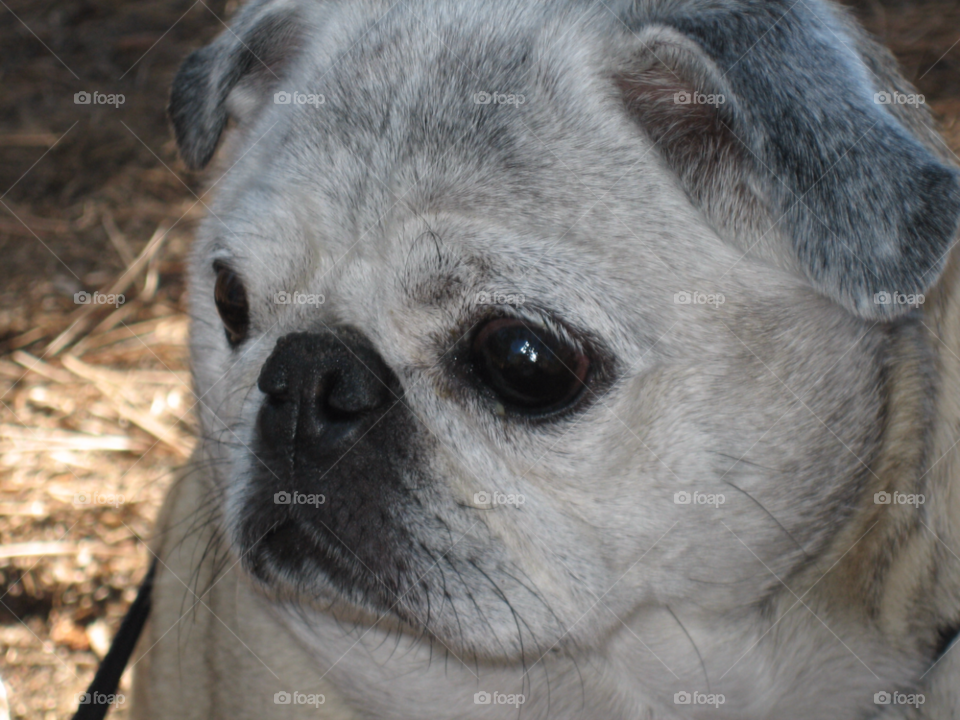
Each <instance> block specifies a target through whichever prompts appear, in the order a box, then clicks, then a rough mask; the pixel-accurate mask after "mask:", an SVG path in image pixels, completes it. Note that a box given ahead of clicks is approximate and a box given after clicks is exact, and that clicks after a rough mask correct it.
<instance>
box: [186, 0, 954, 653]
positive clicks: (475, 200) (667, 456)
mask: <svg viewBox="0 0 960 720" xmlns="http://www.w3.org/2000/svg"><path fill="white" fill-rule="evenodd" d="M512 5H513V4H510V3H503V4H502V5H501V4H499V3H489V4H483V5H482V6H481V4H479V3H476V4H475V3H463V4H459V3H458V4H456V6H453V4H443V3H437V4H436V5H434V4H432V3H428V2H424V3H417V4H415V6H411V8H409V11H406V10H402V9H395V10H389V6H387V5H382V4H380V3H377V2H369V3H351V4H350V5H349V6H343V7H341V6H340V5H338V4H329V5H327V4H319V5H314V4H306V3H304V4H303V5H300V4H297V3H279V2H267V3H255V4H253V5H251V6H248V7H247V8H246V9H245V10H244V11H243V12H241V14H240V16H239V17H238V18H237V20H236V22H235V23H234V27H233V30H232V31H231V32H230V33H228V34H225V35H224V36H223V37H222V38H221V39H220V40H218V41H216V42H215V43H214V44H213V45H211V46H209V47H208V48H205V49H203V50H201V51H199V52H198V53H196V54H195V55H193V56H191V58H190V59H189V60H188V61H187V63H186V64H185V65H184V68H183V69H182V70H181V72H180V74H179V75H178V78H177V81H176V83H175V87H174V94H173V99H172V102H171V115H172V117H173V119H174V125H175V128H176V130H177V134H178V139H179V141H180V144H181V148H182V150H183V152H184V156H185V158H187V160H188V161H191V162H193V163H194V164H196V165H203V164H205V163H206V162H207V161H208V160H209V159H210V157H211V155H212V153H213V151H214V149H215V147H216V144H217V140H218V138H219V135H220V133H221V131H222V130H223V129H224V126H225V124H226V121H227V118H228V116H229V117H232V118H233V119H234V120H235V121H236V124H237V128H236V131H235V132H234V133H233V135H232V142H233V147H232V148H231V149H230V151H229V153H228V155H229V160H228V161H227V164H226V165H224V172H223V174H222V175H221V176H220V179H218V180H217V182H216V183H215V185H216V196H217V199H216V201H215V203H214V204H213V205H212V206H211V208H210V212H209V218H208V219H207V221H206V222H205V226H204V229H203V231H202V233H201V235H200V237H199V239H198V241H197V245H196V247H195V250H194V253H193V257H192V262H191V273H190V287H191V302H192V313H193V318H194V327H193V336H192V352H193V362H194V366H195V373H196V382H197V392H198V395H199V396H200V397H201V402H200V416H201V423H202V426H203V430H204V438H205V442H204V447H203V451H204V455H205V458H206V459H207V460H208V461H209V462H210V466H211V467H212V476H213V480H214V482H215V485H216V489H217V492H218V498H219V502H221V503H222V507H223V519H222V523H223V526H224V529H225V530H226V531H227V534H228V536H229V538H230V539H231V542H232V544H233V546H234V549H235V551H236V554H237V555H238V556H239V557H240V558H241V559H242V561H243V564H244V567H245V568H246V569H247V570H248V571H249V573H250V574H251V575H252V576H253V577H254V578H255V579H256V580H257V581H259V582H260V583H261V584H262V585H263V586H264V587H265V588H267V589H269V590H270V591H272V592H274V593H276V595H277V596H278V597H284V598H287V599H290V598H293V599H295V600H296V602H297V603H299V604H300V605H302V606H303V607H308V606H310V605H311V604H312V603H320V604H321V606H322V605H323V604H324V603H326V604H329V603H334V604H336V605H337V606H338V607H349V608H351V609H352V611H353V612H356V613H358V614H359V615H361V616H362V615H363V614H364V613H369V616H370V617H376V616H377V615H380V614H384V613H385V614H388V615H391V616H393V617H395V618H397V619H398V620H399V621H401V622H402V624H403V625H404V626H405V627H407V628H411V629H412V631H413V632H415V633H422V632H424V631H425V632H427V633H429V634H430V635H431V636H432V637H435V638H437V639H439V640H440V641H441V642H443V643H444V644H445V645H447V646H448V647H450V648H453V649H454V650H455V651H456V652H470V653H473V654H474V655H476V656H478V657H481V658H494V659H498V660H504V661H514V660H516V661H520V660H523V659H526V658H531V659H534V660H536V659H539V658H540V657H542V656H543V655H544V653H547V652H548V651H551V650H553V651H555V652H556V651H565V650H569V651H572V649H573V648H580V649H583V648H599V647H601V646H603V645H604V644H607V643H610V642H613V640H612V638H615V637H616V636H618V635H620V634H622V626H623V622H622V621H621V620H620V619H619V618H627V617H630V616H631V615H632V614H634V613H636V612H639V611H640V609H642V608H649V607H668V606H670V604H673V605H675V606H676V605H682V604H684V603H691V602H693V600H692V599H694V598H695V604H696V606H697V607H699V608H700V609H702V610H709V611H717V612H733V611H734V609H736V608H742V607H745V606H747V605H751V604H757V603H761V602H762V601H763V600H764V598H765V597H767V596H768V595H769V594H770V593H771V592H772V591H773V589H774V586H776V585H778V584H779V583H778V580H777V577H779V578H789V577H790V576H791V573H793V572H795V571H796V570H797V568H798V567H799V566H800V565H801V564H802V562H803V560H804V559H805V558H809V557H811V556H816V555H817V553H818V552H820V551H822V550H823V548H824V547H825V546H826V545H827V544H828V543H829V542H830V540H831V538H832V537H833V536H834V533H835V532H836V531H837V529H838V528H839V527H840V526H842V523H843V520H844V518H845V517H847V514H848V513H849V512H850V508H852V507H853V506H855V505H856V503H857V502H859V498H860V495H861V490H862V489H863V487H864V483H863V479H864V477H865V473H867V472H868V470H867V467H868V466H869V463H870V462H871V459H872V458H873V457H874V456H875V454H876V452H877V447H878V442H879V436H880V433H881V430H882V426H883V413H884V396H883V365H884V350H883V348H884V337H885V333H886V332H887V328H889V327H890V323H894V324H895V323H903V322H909V313H908V311H909V307H906V306H907V305H909V304H910V303H909V302H906V303H904V302H901V301H899V300H896V301H895V302H891V303H888V302H885V298H886V297H888V295H884V293H889V294H890V295H889V296H891V297H894V298H895V299H896V298H899V297H906V296H910V295H913V296H917V295H920V294H922V293H923V292H924V291H925V290H926V289H927V288H928V287H929V286H930V285H931V284H932V283H933V282H934V281H935V280H936V278H937V275H938V273H939V270H940V268H941V266H942V263H943V255H944V253H945V252H946V250H947V248H948V245H949V242H950V241H951V240H952V237H953V233H954V231H955V228H956V222H957V216H958V212H960V190H958V187H957V180H956V177H955V175H954V174H953V172H952V171H951V170H949V169H948V168H946V167H944V166H942V165H941V164H939V162H938V161H937V160H936V159H935V158H933V157H932V156H931V155H930V154H929V153H928V152H927V151H926V150H924V149H923V147H922V146H921V145H920V144H919V142H918V141H917V140H916V139H915V138H914V137H913V136H912V135H911V133H910V132H909V131H908V129H907V125H906V124H904V122H902V120H901V119H900V118H899V117H898V116H895V114H894V113H893V112H891V111H890V109H889V108H888V107H886V106H884V105H878V104H875V103H874V102H873V94H874V93H875V92H879V91H881V90H883V89H884V88H881V87H874V85H873V84H872V82H873V81H872V77H871V76H870V75H869V73H868V71H867V69H866V67H865V66H864V64H863V62H862V61H861V60H860V59H859V58H858V57H856V56H854V55H853V54H852V53H851V51H850V50H849V49H848V46H847V45H846V44H844V43H843V42H841V41H840V40H839V39H838V38H840V37H843V36H844V33H845V32H846V30H845V29H844V26H842V24H841V23H840V22H839V21H838V20H837V19H836V18H835V17H834V16H833V15H832V11H831V10H830V9H829V8H826V7H823V6H820V5H819V4H812V5H811V7H812V8H813V9H810V8H806V6H804V7H805V8H806V9H805V10H803V11H800V10H797V11H796V13H795V14H792V15H791V17H790V18H789V19H787V20H784V21H783V23H782V25H781V26H778V29H777V31H776V32H774V33H765V32H764V30H765V29H766V28H768V27H769V26H770V25H772V24H773V23H774V21H776V20H777V17H773V16H772V15H771V17H767V16H766V14H765V13H759V12H757V11H755V10H749V8H748V10H749V12H746V14H743V13H740V14H738V13H736V12H734V10H737V8H738V7H739V6H736V7H735V6H734V5H735V4H731V7H730V8H729V9H728V10H729V12H728V10H727V9H723V8H720V9H717V8H714V9H712V10H709V11H708V10H706V9H702V10H701V9H698V8H696V7H694V5H695V4H694V3H690V7H689V8H687V9H686V10H683V12H681V11H680V10H678V9H677V7H676V4H672V5H671V9H669V12H668V10H667V9H664V10H662V11H658V10H656V9H655V8H653V9H651V8H646V9H644V10H641V9H638V8H637V7H635V6H634V4H633V3H624V4H623V9H622V12H621V11H620V8H619V6H617V7H615V8H614V9H613V10H611V9H609V8H606V7H605V6H604V7H600V8H599V9H597V8H588V7H587V6H581V5H580V4H579V3H573V2H571V3H569V4H568V3H557V2H551V3H542V4H538V3H530V4H525V5H524V7H522V8H513V7H512ZM628 5H629V8H628V7H627V6H628ZM681 5H682V4H681ZM741 9H742V8H741ZM618 13H619V15H618ZM777 15H778V16H779V14H777ZM737 23H741V24H742V27H741V26H740V25H737ZM765 23H766V24H765ZM824 29H829V30H831V32H833V31H836V33H837V36H836V37H833V36H831V34H830V33H827V32H825V31H824ZM740 43H742V44H743V45H744V47H743V48H740V47H739V44H740ZM751 44H755V45H757V47H756V48H755V49H754V51H753V52H752V54H747V53H741V52H740V51H741V50H745V49H746V48H748V47H750V46H751ZM741 56H742V57H741ZM774 85H776V86H777V87H785V88H789V89H790V92H789V93H786V94H784V93H776V92H773V91H772V89H771V88H772V87H773V86H774ZM701 98H703V99H701ZM711 98H712V99H711ZM914 304H915V303H914ZM904 313H907V316H906V319H903V314H904ZM896 316H900V319H898V318H897V317H896ZM761 563H762V565H761ZM764 566H766V569H767V570H769V571H770V572H769V573H767V572H765V571H764V569H763V568H764ZM606 611H609V612H606Z"/></svg>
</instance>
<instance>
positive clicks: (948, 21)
mask: <svg viewBox="0 0 960 720" xmlns="http://www.w3.org/2000/svg"><path fill="white" fill-rule="evenodd" d="M235 6H236V3H235V2H234V1H233V0H230V2H223V1H222V0H195V1H193V2H191V0H153V1H152V2H139V3H138V2H130V1H127V2H122V1H121V0H62V1H57V0H0V48H2V52H0V675H2V677H3V681H4V683H5V685H6V688H7V692H8V695H9V698H8V702H9V709H10V714H11V717H14V718H43V719H44V720H54V719H60V718H68V717H70V716H71V715H72V713H73V711H74V710H75V709H76V695H77V693H79V692H82V691H83V690H84V689H85V688H86V685H87V684H88V683H89V682H90V680H91V679H92V677H93V674H94V672H95V670H96V667H97V663H98V662H99V659H100V658H101V657H102V656H103V654H104V653H105V651H106V648H107V647H109V642H110V639H111V638H112V636H113V633H114V632H115V631H116V629H117V627H118V626H119V622H120V620H121V618H122V617H123V614H124V613H125V612H126V608H127V606H128V605H129V603H130V602H131V601H132V600H133V598H134V596H135V594H136V588H137V584H138V583H139V581H140V579H141V577H142V576H143V574H144V572H145V571H146V568H147V565H148V562H149V561H148V554H147V552H146V550H145V548H144V546H143V544H142V541H141V539H143V538H147V537H149V533H150V528H151V523H152V521H153V518H154V516H155V514H156V511H157V509H158V507H159V504H160V502H161V501H162V498H163V494H164V491H165V489H166V488H167V486H168V484H169V482H170V481H171V479H172V477H173V471H174V470H175V468H176V467H178V465H180V464H182V463H183V461H184V460H185V459H186V458H187V457H188V456H189V454H190V451H191V448H192V447H193V444H194V440H193V436H192V433H193V428H194V418H193V412H192V408H193V396H192V393H191V390H190V379H189V373H188V369H189V368H188V358H187V350H186V340H187V329H188V323H187V317H186V315H185V308H186V306H185V296H184V281H183V270H184V258H185V254H186V252H187V251H188V248H189V245H190V238H191V235H192V233H193V232H194V229H195V228H196V224H197V221H198V220H199V219H200V218H202V217H203V214H204V203H205V202H208V198H207V197H205V196H204V184H203V178H202V177H200V176H197V175H195V174H192V173H190V172H188V171H187V170H186V168H185V167H184V166H183V164H182V163H181V162H180V161H179V160H178V158H177V153H176V147H175V145H174V142H173V140H172V136H171V133H170V130H169V127H168V124H167V120H166V117H165V112H164V110H165V106H166V101H167V94H168V91H169V87H170V81H171V78H172V77H173V73H174V72H175V71H176V68H177V66H178V64H179V63H180V61H181V60H182V59H183V58H184V57H185V56H186V55H187V53H189V52H190V51H191V50H192V49H195V48H197V47H199V46H201V45H203V44H204V43H205V42H207V41H209V40H210V39H211V38H212V37H213V36H214V35H216V34H217V33H219V32H220V31H221V30H222V29H223V27H224V25H223V23H224V21H226V20H228V19H229V17H230V15H231V13H232V12H233V11H234V10H235ZM851 8H852V10H853V12H854V13H855V14H856V15H857V17H858V18H859V19H860V20H861V22H862V23H863V24H864V25H866V27H867V28H868V29H869V30H870V31H871V32H873V33H874V34H875V35H876V36H878V37H879V38H880V39H881V41H882V42H884V43H885V44H886V45H887V46H888V47H889V48H890V49H891V50H893V52H894V53H895V54H896V55H897V57H898V59H899V60H900V62H901V65H902V67H903V69H904V73H905V75H906V76H907V78H908V79H910V80H912V81H913V82H914V83H915V84H916V85H917V86H918V87H919V89H920V92H922V93H923V94H924V95H925V98H926V103H927V105H928V106H929V107H930V108H931V109H932V110H933V112H934V114H935V115H936V116H937V119H938V120H939V122H940V125H941V130H942V132H943V135H944V138H945V140H946V142H947V143H948V144H949V145H950V147H951V148H952V149H953V151H954V152H955V153H958V154H960V0H955V1H953V2H893V1H890V0H887V1H885V2H879V1H876V0H875V1H872V2H861V1H858V2H855V3H852V4H851ZM83 93H87V94H89V99H90V100H91V102H89V103H86V104H85V103H83V100H84V99H85V95H83ZM95 93H96V94H99V96H97V97H95V96H94V94H95ZM120 95H122V96H123V101H122V103H120V101H119V100H120V99H119V96H120ZM110 96H113V98H112V99H111V97H110ZM97 100H100V102H97ZM958 162H960V160H958ZM84 293H85V294H84ZM94 293H100V294H102V295H104V296H110V295H114V296H119V295H123V302H117V300H118V299H119V298H117V297H115V298H114V301H113V302H110V303H108V302H96V301H97V300H100V299H103V298H102V297H100V296H94V295H93V294H94ZM85 299H87V300H91V302H86V303H84V302H82V301H83V300H85ZM129 690H130V688H129V673H128V675H127V676H125V681H124V684H123V686H122V688H121V692H125V693H126V694H127V695H128V697H129ZM124 710H125V708H124V707H123V706H121V707H119V708H118V709H117V710H115V711H114V714H113V715H112V717H116V718H123V717H125V715H126V713H125V711H124Z"/></svg>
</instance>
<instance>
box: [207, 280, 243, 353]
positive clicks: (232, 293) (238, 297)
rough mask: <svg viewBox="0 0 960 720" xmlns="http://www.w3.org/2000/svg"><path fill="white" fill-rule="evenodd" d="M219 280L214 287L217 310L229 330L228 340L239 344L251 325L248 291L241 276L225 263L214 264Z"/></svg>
mask: <svg viewBox="0 0 960 720" xmlns="http://www.w3.org/2000/svg"><path fill="white" fill-rule="evenodd" d="M214 270H216V272H217V282H216V285H214V288H213V300H214V302H216V304H217V312H218V313H220V319H221V320H223V327H224V329H226V331H227V340H228V341H229V342H230V344H231V345H237V344H238V343H239V342H240V341H241V340H243V338H244V337H246V335H247V327H248V326H249V325H250V308H249V306H248V305H247V291H246V290H244V288H243V282H242V281H241V280H240V276H239V275H237V274H236V273H235V272H233V270H231V269H230V268H228V267H226V266H225V265H220V264H217V265H214Z"/></svg>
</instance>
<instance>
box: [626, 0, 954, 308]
mask: <svg viewBox="0 0 960 720" xmlns="http://www.w3.org/2000/svg"><path fill="white" fill-rule="evenodd" d="M771 4H772V3H771ZM755 5H756V6H759V5H763V3H760V4H755ZM761 10H762V9H761ZM761 10H755V11H754V13H755V15H757V16H759V17H753V18H750V17H749V15H747V14H746V13H740V14H738V13H722V14H721V13H710V12H705V13H703V17H700V18H697V19H695V20H694V19H691V20H685V19H673V20H672V21H671V22H670V25H667V24H666V23H662V24H645V25H643V26H642V27H640V29H639V31H638V32H637V33H636V38H635V40H637V41H638V42H636V44H635V45H633V46H632V47H633V49H632V51H631V56H630V58H629V60H627V61H626V65H627V69H625V70H624V71H623V72H620V73H618V74H617V83H618V86H619V89H620V92H621V93H622V95H623V98H624V100H625V101H626V104H627V107H628V109H629V112H630V113H631V114H632V116H633V117H634V118H635V119H636V120H637V121H639V123H640V125H641V126H642V128H643V129H644V130H645V131H646V133H647V134H648V135H649V137H650V138H651V139H652V140H653V141H654V142H655V143H656V145H657V146H658V149H659V150H660V152H661V153H662V155H663V157H664V159H665V160H666V162H667V164H668V165H669V166H670V167H671V168H672V169H673V170H674V171H675V172H676V174H677V176H678V178H679V180H680V183H681V185H682V186H683V188H684V189H685V191H686V192H687V193H688V195H689V196H690V198H691V200H692V201H693V202H694V203H695V204H696V205H698V206H699V207H700V208H701V209H702V210H703V212H704V213H705V215H706V216H707V217H708V219H709V220H710V222H711V223H712V224H713V225H714V226H715V227H716V228H717V229H718V231H719V232H720V233H721V235H723V236H725V237H727V238H728V239H730V238H739V239H740V241H739V243H738V244H739V245H741V246H743V244H744V243H745V244H746V246H747V247H749V246H750V245H751V244H753V243H760V242H761V240H763V241H767V242H768V241H769V238H764V237H763V236H764V235H765V234H766V233H778V235H773V237H778V236H779V237H782V238H784V239H785V240H786V246H785V247H782V248H780V249H779V250H777V252H779V253H787V254H788V255H787V260H788V262H789V264H790V265H792V266H794V267H797V266H799V268H801V269H802V272H803V273H805V275H806V276H807V278H808V279H809V281H810V282H811V283H812V285H813V286H814V287H815V288H816V289H817V290H818V291H819V292H820V293H822V294H824V295H826V296H828V297H830V298H832V299H834V300H835V301H837V302H838V303H840V304H842V305H843V306H845V307H847V308H849V309H850V310H852V311H853V312H855V313H857V314H858V315H860V316H862V317H866V318H873V319H882V318H888V317H892V316H894V315H896V314H897V313H899V312H902V311H904V310H905V309H907V308H908V307H909V305H908V304H906V303H903V302H897V301H896V296H894V295H893V294H894V293H900V294H901V295H907V296H909V295H911V294H914V295H915V294H920V293H924V292H925V291H926V290H927V289H928V288H929V287H930V286H931V285H932V284H933V283H934V282H935V281H936V280H937V279H938V277H939V275H940V272H941V270H942V269H943V266H944V264H945V261H946V254H947V252H948V251H949V249H950V248H951V246H952V243H953V242H954V236H955V235H956V232H957V225H958V219H960V181H958V173H957V172H956V171H955V170H954V169H952V168H950V167H948V166H946V165H945V164H943V163H942V162H941V161H939V160H938V159H937V158H936V157H935V156H934V155H933V154H932V153H931V152H930V151H929V150H928V149H927V148H926V147H925V146H924V145H923V144H922V143H921V142H920V141H919V140H918V139H917V138H916V137H915V136H914V135H913V134H911V133H910V132H909V131H908V130H907V128H906V127H905V126H904V125H903V124H902V123H901V122H899V121H898V120H897V119H896V117H895V115H894V114H893V113H891V112H890V110H889V108H888V106H887V105H885V104H883V102H884V100H887V101H889V98H890V96H889V95H886V94H884V91H885V90H887V89H888V88H884V87H876V86H875V85H874V83H875V82H877V81H876V80H875V78H874V77H873V75H872V74H871V73H870V72H869V71H868V69H867V68H866V66H865V64H864V63H863V61H862V60H861V58H860V57H859V56H858V55H856V54H855V53H854V52H853V51H852V50H851V49H850V48H851V47H854V46H855V43H854V42H853V40H852V39H851V38H849V37H848V38H846V39H844V38H843V37H842V36H840V35H838V34H837V33H838V32H842V29H840V26H839V24H837V28H836V30H835V29H834V28H833V27H827V26H825V25H824V23H825V22H826V21H825V20H823V19H821V16H814V15H813V13H812V11H811V12H810V15H811V17H809V18H806V17H803V16H801V15H800V11H799V10H798V11H797V12H795V13H794V12H790V11H788V12H786V13H785V14H784V15H783V16H782V17H779V19H778V14H777V13H774V12H773V11H772V10H771V11H770V12H767V11H766V10H762V11H761ZM725 24H726V25H729V27H728V26H726V25H725ZM896 99H897V98H894V100H896ZM908 101H909V99H908ZM774 228H775V229H774ZM743 238H746V240H744V239H743ZM747 247H744V249H745V250H746V249H747ZM891 298H894V300H893V301H891Z"/></svg>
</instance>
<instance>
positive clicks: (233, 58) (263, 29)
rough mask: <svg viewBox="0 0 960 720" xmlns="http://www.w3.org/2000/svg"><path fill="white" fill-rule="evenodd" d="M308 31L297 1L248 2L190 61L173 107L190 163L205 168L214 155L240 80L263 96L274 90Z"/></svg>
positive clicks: (183, 150) (178, 78)
mask: <svg viewBox="0 0 960 720" xmlns="http://www.w3.org/2000/svg"><path fill="white" fill-rule="evenodd" d="M303 33H304V26H303V24H302V22H300V21H299V16H298V13H297V8H296V6H295V5H294V4H293V3H291V2H285V1H283V0H259V1H255V2H252V3H249V4H247V5H246V6H244V8H243V9H242V10H241V11H240V12H239V13H238V14H237V17H236V18H235V19H234V20H233V22H232V23H231V25H230V27H229V28H228V29H227V30H226V31H224V32H223V33H222V34H221V35H220V36H219V37H218V38H217V39H216V40H214V41H213V42H212V43H211V44H210V45H207V46H206V47H204V48H201V49H199V50H196V51H195V52H193V53H191V54H190V55H189V56H188V57H187V59H186V60H184V62H183V65H181V66H180V69H179V70H178V71H177V74H176V77H174V79H173V87H172V89H171V92H170V105H169V106H168V108H167V111H168V113H169V114H170V120H171V122H172V123H173V129H174V132H175V133H176V136H177V145H178V146H179V148H180V154H181V155H182V156H183V159H184V161H185V162H186V163H187V165H189V166H190V167H191V168H195V169H197V168H202V167H204V166H205V165H206V164H207V163H208V162H210V158H211V157H213V153H214V151H215V150H216V149H217V142H218V141H219V140H220V135H221V134H222V133H223V130H224V128H225V127H226V125H227V119H228V112H227V107H226V101H227V96H228V95H229V94H230V93H231V92H232V91H233V90H234V89H236V88H237V86H238V84H240V85H243V86H247V87H248V88H249V89H250V90H252V91H253V92H255V93H257V94H258V95H266V94H267V93H269V92H270V91H271V89H272V88H273V87H275V86H276V84H277V83H278V82H279V76H280V75H281V73H282V72H283V67H284V66H285V65H286V63H287V62H289V59H290V58H291V57H292V56H293V54H294V53H295V52H296V51H297V50H298V48H299V45H300V42H301V40H302V39H303Z"/></svg>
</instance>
